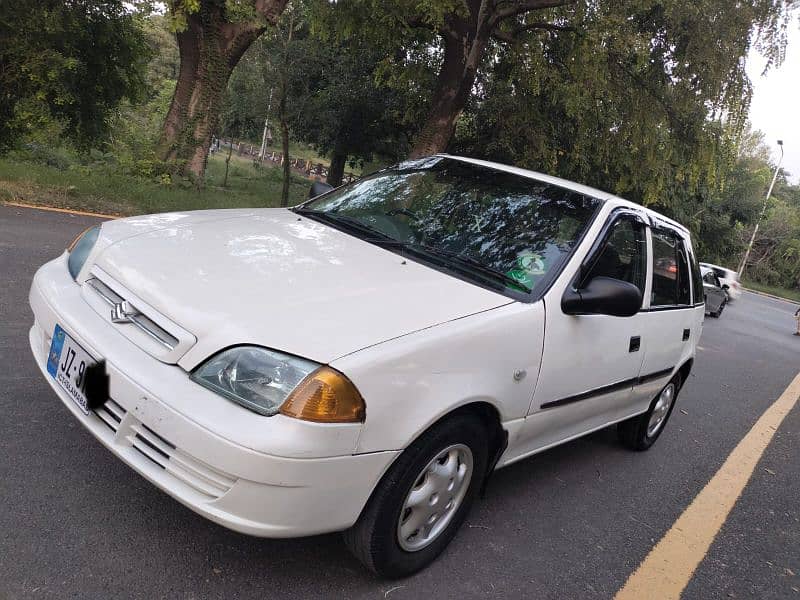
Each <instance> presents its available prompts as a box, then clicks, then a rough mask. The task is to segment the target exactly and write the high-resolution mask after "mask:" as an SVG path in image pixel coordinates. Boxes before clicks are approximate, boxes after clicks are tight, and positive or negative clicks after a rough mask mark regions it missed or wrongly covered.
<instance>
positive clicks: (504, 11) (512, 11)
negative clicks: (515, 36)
mask: <svg viewBox="0 0 800 600" xmlns="http://www.w3.org/2000/svg"><path fill="white" fill-rule="evenodd" d="M576 1H577V0H526V1H525V2H511V3H509V4H508V5H507V6H500V5H497V7H496V8H495V10H494V13H493V14H492V26H494V25H496V24H497V23H499V22H500V21H502V20H503V19H507V18H508V17H515V16H518V15H523V14H525V13H527V12H530V11H532V10H539V9H542V8H556V7H558V6H566V5H567V4H574V3H575V2H576Z"/></svg>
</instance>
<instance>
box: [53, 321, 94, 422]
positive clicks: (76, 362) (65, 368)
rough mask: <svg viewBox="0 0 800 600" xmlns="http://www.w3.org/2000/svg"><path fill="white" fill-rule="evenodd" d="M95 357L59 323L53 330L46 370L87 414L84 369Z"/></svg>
mask: <svg viewBox="0 0 800 600" xmlns="http://www.w3.org/2000/svg"><path fill="white" fill-rule="evenodd" d="M95 362H96V361H95V359H93V358H92V356H91V355H90V354H89V353H88V352H86V350H84V349H83V348H81V346H80V344H78V342H76V341H75V340H73V339H72V338H71V337H70V336H69V334H68V333H67V332H66V331H64V330H63V329H62V328H61V326H60V325H56V328H55V331H53V342H52V343H51V344H50V354H48V356H47V372H48V373H50V375H51V377H52V378H53V379H55V380H56V382H57V383H58V384H59V385H60V386H61V387H62V388H64V391H66V392H67V394H69V397H70V398H72V399H73V400H74V401H75V404H77V405H78V406H79V407H80V409H81V410H82V411H83V412H84V413H85V414H87V415H88V414H89V404H88V402H87V401H86V393H85V392H86V378H85V375H86V369H87V368H88V367H89V366H90V365H93V364H94V363H95Z"/></svg>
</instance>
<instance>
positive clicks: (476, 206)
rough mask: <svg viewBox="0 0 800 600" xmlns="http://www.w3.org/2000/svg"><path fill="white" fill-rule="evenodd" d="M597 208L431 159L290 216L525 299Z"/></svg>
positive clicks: (578, 196) (569, 194)
mask: <svg viewBox="0 0 800 600" xmlns="http://www.w3.org/2000/svg"><path fill="white" fill-rule="evenodd" d="M599 204H600V201H599V200H598V199H597V198H594V197H591V196H587V195H585V194H582V193H580V192H576V191H573V190H569V189H567V188H564V187H560V186H557V185H553V184H549V183H545V182H542V181H538V180H536V179H531V178H528V177H523V176H519V175H515V174H512V173H507V172H504V171H499V170H496V169H492V168H489V167H484V166H479V165H474V164H471V163H468V162H464V161H457V160H453V159H447V158H442V157H435V158H431V159H423V160H419V161H408V162H406V163H402V164H400V165H398V166H397V167H395V168H392V169H387V170H384V171H381V172H379V173H376V174H374V175H371V176H369V177H366V178H364V179H362V180H359V181H357V182H355V183H353V184H350V185H348V186H344V187H341V188H338V189H336V190H334V191H332V192H330V193H328V194H326V195H325V196H323V197H321V198H319V199H316V200H312V201H311V202H307V203H306V204H304V205H302V206H301V207H299V208H298V209H296V210H297V211H298V212H301V213H304V214H308V215H310V216H312V217H316V218H317V219H318V220H320V221H323V222H326V223H329V224H331V225H333V226H338V227H339V228H341V229H343V230H345V231H348V233H351V234H353V235H357V236H359V237H361V238H362V239H366V240H368V241H370V242H373V243H375V244H378V245H382V246H383V247H385V248H387V249H390V250H394V251H396V252H400V253H403V254H406V255H408V256H410V257H411V258H415V259H421V260H422V261H423V262H426V263H428V264H430V265H431V266H434V267H436V268H440V269H443V270H446V271H448V272H451V273H453V274H457V275H458V276H461V277H464V278H467V279H469V280H471V281H473V282H475V283H478V284H480V285H483V286H485V287H491V288H493V289H498V290H499V291H504V292H508V291H509V290H510V291H512V292H515V293H516V294H519V293H523V294H528V293H531V292H536V290H537V288H541V287H543V282H544V281H546V280H547V275H548V274H551V275H552V274H555V273H557V271H558V269H559V268H560V266H561V264H562V263H563V261H564V260H565V258H566V257H567V255H568V254H569V252H570V251H571V250H572V248H573V247H574V246H575V244H576V243H577V241H578V240H579V239H580V237H581V235H582V233H583V232H584V230H585V229H586V227H587V225H588V224H589V222H590V221H591V219H592V215H593V214H594V212H595V210H596V209H597V207H598V205H599ZM512 295H513V294H512Z"/></svg>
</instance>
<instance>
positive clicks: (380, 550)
mask: <svg viewBox="0 0 800 600" xmlns="http://www.w3.org/2000/svg"><path fill="white" fill-rule="evenodd" d="M488 446H489V444H488V435H487V431H486V427H485V426H484V424H483V423H482V422H481V421H480V420H479V419H477V418H476V417H473V416H471V415H456V416H454V417H451V418H449V419H447V420H445V421H443V422H441V423H439V424H437V425H435V426H434V427H433V428H432V429H430V430H429V431H427V432H426V433H424V434H423V435H422V436H421V437H420V438H419V439H417V440H416V441H415V442H414V443H413V444H411V446H409V447H408V448H407V449H406V450H405V451H404V452H403V453H402V454H401V455H400V457H399V458H398V459H397V461H396V462H395V464H394V465H393V466H392V467H391V468H390V469H389V471H388V472H387V473H386V475H384V477H383V479H382V480H381V481H380V483H379V484H378V486H377V487H376V488H375V491H374V492H373V493H372V496H371V497H370V499H369V502H368V503H367V505H366V507H365V508H364V511H363V512H362V514H361V517H359V519H358V521H357V522H356V524H355V525H354V526H353V527H352V528H351V529H349V530H348V531H346V532H344V540H345V543H346V544H347V546H348V548H350V550H351V552H353V554H354V555H355V556H356V558H358V559H359V560H360V561H361V562H362V563H364V565H365V566H366V567H367V568H369V569H370V570H372V571H374V572H375V573H377V574H379V575H382V576H384V577H403V576H405V575H410V574H411V573H414V572H415V571H418V570H419V569H421V568H423V567H425V566H427V565H428V564H429V563H431V562H432V561H433V560H434V559H435V558H436V557H437V556H438V555H439V553H440V552H442V550H444V549H445V547H446V546H447V544H449V543H450V540H451V539H452V538H453V536H454V535H455V533H456V531H457V530H458V528H459V527H460V526H461V523H462V522H463V521H464V518H465V517H466V515H467V513H468V512H469V509H470V507H471V506H472V503H473V501H474V499H475V496H476V494H477V492H478V490H479V489H480V486H481V482H482V481H483V477H484V475H485V473H486V465H487V460H488V453H487V449H488Z"/></svg>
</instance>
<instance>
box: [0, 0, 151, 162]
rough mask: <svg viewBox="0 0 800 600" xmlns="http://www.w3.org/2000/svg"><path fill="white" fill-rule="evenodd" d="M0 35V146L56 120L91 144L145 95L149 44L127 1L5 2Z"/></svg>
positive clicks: (82, 143) (85, 144)
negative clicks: (123, 107)
mask: <svg viewBox="0 0 800 600" xmlns="http://www.w3.org/2000/svg"><path fill="white" fill-rule="evenodd" d="M0 40H2V42H0V150H1V149H4V148H8V147H9V146H10V145H11V144H12V143H13V142H14V141H15V140H16V139H18V138H19V136H21V135H24V134H26V133H28V132H33V131H36V130H40V131H41V130H42V129H44V128H46V127H47V126H48V125H49V124H50V123H53V122H57V123H58V124H60V126H61V127H62V128H63V131H62V133H63V134H64V135H65V136H66V137H67V138H68V139H70V140H71V141H72V142H74V143H75V144H76V145H77V146H78V147H80V148H82V149H87V148H88V147H89V146H90V145H92V144H94V143H96V142H99V141H103V140H104V139H105V138H106V136H107V133H108V125H109V120H108V118H109V114H110V113H111V112H112V111H113V110H114V108H115V107H116V106H117V105H118V104H119V103H120V102H121V101H122V100H124V99H128V100H130V101H131V102H136V101H139V100H141V99H142V98H143V96H144V93H145V89H146V85H145V68H146V65H147V61H148V59H149V51H148V47H147V45H146V41H145V36H144V34H143V31H142V28H141V21H140V20H139V17H138V16H137V15H136V14H133V13H131V12H129V11H128V9H127V8H126V6H125V3H124V2H123V1H122V0H74V1H72V2H62V1H59V0H36V1H33V0H19V1H15V2H3V3H2V4H0Z"/></svg>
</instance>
